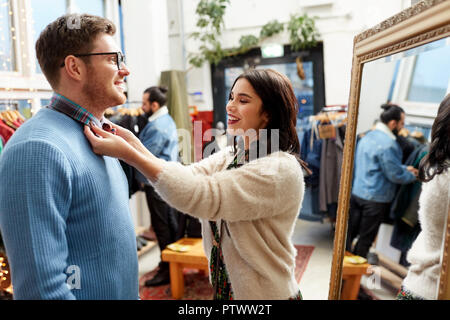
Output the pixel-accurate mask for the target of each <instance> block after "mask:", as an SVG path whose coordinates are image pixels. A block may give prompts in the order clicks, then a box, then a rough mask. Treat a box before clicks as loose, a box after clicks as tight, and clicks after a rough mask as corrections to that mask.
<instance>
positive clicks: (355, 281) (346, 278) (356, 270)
mask: <svg viewBox="0 0 450 320" xmlns="http://www.w3.org/2000/svg"><path fill="white" fill-rule="evenodd" d="M345 255H346V256H351V255H352V254H350V253H348V252H346V253H345ZM370 266H371V265H370V264H368V263H364V264H352V263H347V262H344V266H343V270H342V281H343V284H342V292H341V300H356V299H357V298H358V292H359V287H360V285H361V277H362V276H363V275H364V274H367V269H369V267H370Z"/></svg>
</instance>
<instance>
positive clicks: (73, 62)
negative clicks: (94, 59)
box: [64, 55, 86, 81]
mask: <svg viewBox="0 0 450 320" xmlns="http://www.w3.org/2000/svg"><path fill="white" fill-rule="evenodd" d="M85 69H86V68H85V65H84V63H82V61H81V59H78V58H76V57H75V56H73V55H68V56H67V57H66V58H65V59H64V70H65V72H66V74H67V76H68V77H69V78H71V79H73V80H75V81H80V80H81V79H82V78H83V75H84V73H85Z"/></svg>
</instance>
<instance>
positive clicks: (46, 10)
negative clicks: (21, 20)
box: [31, 0, 67, 73]
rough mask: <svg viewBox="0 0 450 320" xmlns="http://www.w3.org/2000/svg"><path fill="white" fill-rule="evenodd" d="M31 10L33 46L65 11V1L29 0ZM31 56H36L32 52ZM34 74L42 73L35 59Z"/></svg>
mask: <svg viewBox="0 0 450 320" xmlns="http://www.w3.org/2000/svg"><path fill="white" fill-rule="evenodd" d="M31 10H32V16H33V22H32V23H33V31H32V32H33V44H34V43H36V41H37V39H38V38H39V35H40V34H41V32H42V30H44V28H45V27H46V26H47V25H48V24H49V23H50V22H52V21H54V20H56V18H58V17H60V16H62V15H63V14H65V13H66V11H67V1H66V0H31ZM32 51H33V55H34V56H35V55H36V52H35V51H34V50H32ZM36 73H42V70H41V68H40V66H39V63H38V62H37V59H36Z"/></svg>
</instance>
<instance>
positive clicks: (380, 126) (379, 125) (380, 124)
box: [375, 122, 397, 140]
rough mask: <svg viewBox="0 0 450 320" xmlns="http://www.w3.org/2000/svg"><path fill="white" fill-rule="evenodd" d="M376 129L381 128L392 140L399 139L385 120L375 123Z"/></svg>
mask: <svg viewBox="0 0 450 320" xmlns="http://www.w3.org/2000/svg"><path fill="white" fill-rule="evenodd" d="M375 130H379V131H382V132H384V133H386V134H387V135H388V136H389V138H391V139H392V140H397V137H396V136H395V135H394V134H393V133H392V131H391V130H390V129H389V128H388V127H387V125H385V124H384V123H383V122H377V124H376V125H375Z"/></svg>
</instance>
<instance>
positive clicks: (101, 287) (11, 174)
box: [0, 109, 139, 299]
mask: <svg viewBox="0 0 450 320" xmlns="http://www.w3.org/2000/svg"><path fill="white" fill-rule="evenodd" d="M128 201H129V200H128V188H127V182H126V178H125V175H124V173H123V171H122V169H121V167H120V164H119V162H118V161H117V160H116V159H113V158H110V157H101V156H97V155H95V154H94V153H93V152H92V149H91V146H90V145H89V142H88V141H87V139H86V138H85V136H84V134H83V126H82V125H81V124H80V123H78V122H76V121H75V120H73V119H71V118H70V117H68V116H66V115H64V114H62V113H59V112H57V111H54V110H49V109H42V110H40V111H39V112H38V113H37V114H36V115H35V116H34V117H33V118H32V119H30V120H28V121H27V122H26V123H25V124H23V125H22V126H21V127H20V128H19V129H18V130H17V132H16V133H15V134H14V135H13V137H12V138H11V139H10V140H9V141H8V144H7V145H6V147H5V149H4V151H3V153H2V154H1V156H0V230H1V233H2V236H3V240H4V243H5V247H6V253H7V256H8V260H9V262H10V267H11V276H12V282H13V289H14V298H15V299H138V295H139V292H138V291H139V290H138V261H137V251H136V238H135V232H134V226H133V222H132V219H131V215H130V210H129V205H128V203H129V202H128Z"/></svg>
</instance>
